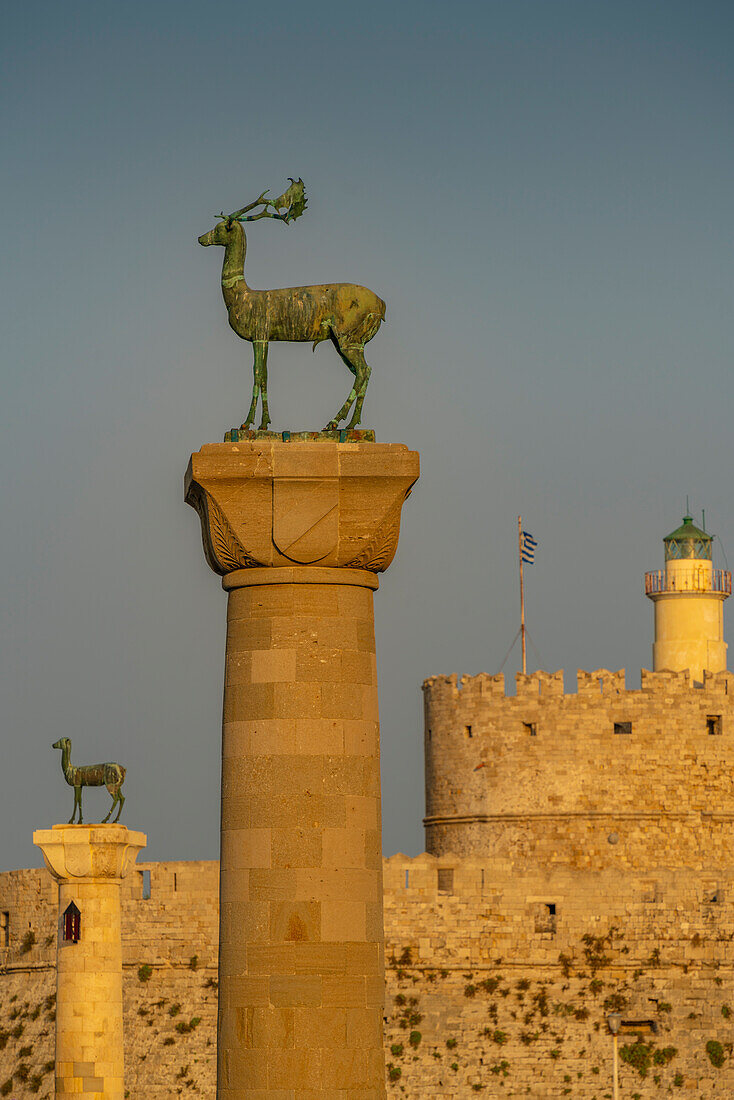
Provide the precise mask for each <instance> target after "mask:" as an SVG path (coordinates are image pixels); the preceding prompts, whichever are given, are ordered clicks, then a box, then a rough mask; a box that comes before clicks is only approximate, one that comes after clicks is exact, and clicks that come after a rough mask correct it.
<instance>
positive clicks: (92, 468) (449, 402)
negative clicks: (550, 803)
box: [0, 0, 734, 868]
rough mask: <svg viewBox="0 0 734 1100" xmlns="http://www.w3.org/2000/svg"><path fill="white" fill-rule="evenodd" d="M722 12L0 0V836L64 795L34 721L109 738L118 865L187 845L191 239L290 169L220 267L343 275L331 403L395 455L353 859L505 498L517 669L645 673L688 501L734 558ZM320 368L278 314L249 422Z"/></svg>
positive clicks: (683, 5)
mask: <svg viewBox="0 0 734 1100" xmlns="http://www.w3.org/2000/svg"><path fill="white" fill-rule="evenodd" d="M733 22H734V15H733V12H732V7H731V4H729V3H723V2H722V3H716V2H707V0H697V2H695V3H694V2H690V3H689V2H678V0H666V2H664V3H663V2H660V3H651V2H646V0H635V2H634V3H633V2H630V0H617V2H616V3H608V2H606V0H605V2H599V0H576V2H573V0H499V2H498V0H488V2H487V0H485V2H482V3H468V2H462V0H458V2H454V3H452V4H447V3H440V4H439V3H434V2H432V0H422V2H420V3H418V2H414V0H404V2H403V3H400V4H395V3H385V2H383V0H373V2H371V3H370V4H365V5H357V4H351V5H344V4H343V3H338V4H337V3H319V2H316V3H312V4H303V3H298V4H296V3H292V2H290V0H282V2H281V3H279V4H277V5H274V6H267V5H262V4H247V3H245V4H243V3H237V4H235V3H229V2H224V0H209V2H207V3H202V2H196V3H193V2H188V3H187V2H178V3H175V4H174V3H169V2H166V0H161V2H156V3H150V2H146V3H141V2H138V0H129V2H127V3H125V4H111V3H104V2H103V3H100V2H99V0H95V2H94V3H91V2H89V3H82V2H77V0H69V2H67V3H63V4H59V3H38V2H35V0H26V2H25V3H24V4H22V5H21V4H14V5H6V6H5V9H4V13H3V18H2V34H1V35H0V50H1V51H2V58H0V74H1V75H0V81H1V87H2V100H1V102H2V118H1V120H0V125H1V127H2V144H3V154H4V155H3V158H2V168H1V169H0V171H1V173H2V175H1V177H0V179H1V181H2V200H3V201H2V219H3V229H2V244H3V256H4V263H3V265H2V271H0V283H1V285H0V301H1V302H2V310H3V319H2V321H3V324H2V332H3V338H2V393H3V397H2V406H1V409H0V419H1V423H0V463H1V469H2V472H3V476H2V511H1V515H2V525H1V531H2V544H1V546H0V561H2V571H1V573H0V615H1V616H2V618H1V620H0V639H1V641H2V662H1V668H0V703H1V709H0V721H1V722H2V744H3V748H2V768H0V829H1V830H2V835H3V843H2V846H1V847H0V867H4V868H10V867H18V866H28V865H30V864H33V863H37V862H39V861H38V858H37V853H36V852H35V850H34V849H33V848H32V845H31V839H30V838H31V833H32V831H33V829H34V828H38V827H42V826H47V825H49V824H51V823H52V822H54V821H58V820H65V818H66V817H67V816H68V815H69V813H70V812H71V802H72V796H71V792H70V791H69V789H68V788H67V787H66V786H65V785H64V784H63V781H62V778H61V775H60V771H59V760H58V754H56V753H54V752H53V751H52V750H51V748H50V745H51V742H52V741H54V740H55V739H56V738H58V737H60V736H64V735H68V736H71V737H72V738H73V741H74V749H75V756H76V759H77V761H78V762H92V761H96V760H105V759H117V760H120V761H121V762H122V763H124V764H126V765H127V767H128V780H127V784H126V787H127V793H128V804H127V807H126V809H127V810H128V812H127V815H126V819H127V822H128V824H130V825H131V826H134V827H139V828H143V829H145V830H146V831H147V832H148V834H149V855H150V857H151V858H158V859H163V858H214V857H216V856H217V854H218V797H219V790H218V788H219V752H220V749H219V745H220V713H221V687H222V668H223V647H224V616H225V597H224V595H223V593H222V592H221V590H220V587H219V583H218V581H217V578H216V577H215V576H214V575H213V574H212V573H210V572H209V570H208V568H207V566H206V565H205V562H204V558H203V555H202V551H201V543H200V535H199V530H198V521H197V518H196V516H195V514H194V513H193V511H191V510H190V509H188V508H186V507H185V506H184V504H183V501H182V478H183V474H184V471H185V468H186V463H187V460H188V457H189V454H190V452H191V451H192V450H198V448H199V447H200V446H201V445H202V444H203V443H206V442H214V441H217V440H220V439H221V438H222V435H223V432H224V431H225V430H226V429H227V428H229V427H231V426H232V425H236V424H238V423H240V421H241V420H242V419H243V418H244V414H245V412H246V409H247V405H248V403H249V392H250V387H251V374H250V348H249V347H248V346H247V345H246V344H244V343H243V342H241V341H239V340H237V338H236V337H235V336H234V334H233V333H232V332H231V331H230V330H229V328H228V326H227V324H226V317H225V313H224V309H223V306H222V302H221V297H220V291H219V262H220V256H219V254H218V253H217V254H216V255H215V250H207V251H204V250H202V249H200V248H199V247H198V245H197V244H196V237H197V236H198V235H199V234H201V233H203V232H205V231H206V230H208V229H209V228H211V225H212V224H213V217H212V215H213V214H214V212H215V211H218V210H220V209H223V208H224V209H234V208H236V207H238V206H240V205H243V204H244V203H245V202H247V201H248V200H250V199H252V198H254V197H255V196H256V195H257V194H258V193H259V192H260V191H261V190H263V189H264V188H268V187H269V188H271V189H272V191H273V193H274V194H277V193H278V191H279V190H280V189H281V187H282V186H283V185H284V184H285V180H286V177H287V176H289V175H290V176H303V178H304V180H305V181H306V184H307V186H308V190H309V194H310V205H309V209H308V211H307V214H306V216H304V217H303V218H302V219H301V220H300V221H298V222H297V223H295V225H293V226H291V227H289V228H288V229H286V228H285V227H282V226H279V225H277V224H275V223H271V222H265V223H260V224H258V225H256V226H254V227H253V228H252V232H251V233H250V236H249V241H250V247H249V252H248V268H247V271H248V277H249V281H250V282H251V284H252V285H254V286H257V287H273V286H283V285H291V284H298V283H304V282H305V283H312V282H321V281H324V282H329V281H340V280H350V281H356V282H360V283H363V284H366V285H367V286H370V287H372V288H373V289H374V290H376V291H377V292H378V293H379V294H380V295H381V296H382V297H383V298H384V299H385V300H386V301H387V304H388V324H387V325H386V326H384V327H383V329H382V331H381V332H380V333H379V335H378V337H377V338H376V339H375V340H374V341H373V342H372V343H371V344H370V345H369V349H368V350H369V353H370V354H369V359H370V362H371V364H372V367H373V375H372V382H371V384H370V390H369V393H368V397H367V402H366V405H365V417H364V421H365V424H366V425H368V426H374V428H375V429H376V431H377V434H378V438H379V439H381V440H388V441H400V442H405V443H408V444H409V445H411V446H412V447H416V448H418V449H419V450H420V451H421V454H422V463H423V474H422V478H421V481H420V483H419V486H418V487H417V489H416V491H415V492H414V494H413V496H412V497H411V499H410V501H409V502H408V503H407V505H406V508H405V511H404V525H403V534H402V539H401V545H400V549H399V552H398V557H397V560H396V562H395V564H394V565H393V567H392V568H391V570H390V572H389V573H388V574H387V575H386V576H385V578H384V580H383V583H382V589H381V592H380V594H378V597H377V601H376V613H377V631H378V649H379V664H380V678H381V679H380V690H381V711H382V738H383V759H384V819H385V850H386V852H388V853H392V852H395V851H397V850H403V851H406V852H417V851H420V850H421V848H422V844H423V838H422V829H421V827H420V819H421V816H422V813H423V753H422V717H421V698H420V684H421V681H422V679H423V678H424V677H426V676H429V675H432V674H435V673H439V672H452V671H459V672H472V673H473V672H477V671H482V670H485V671H490V672H494V671H496V670H497V669H498V667H499V665H500V663H501V662H502V658H503V656H504V654H505V651H506V650H507V647H508V646H509V644H510V642H511V640H512V637H513V635H514V633H515V630H516V628H517V621H518V598H517V563H516V522H517V515H518V513H522V515H523V516H524V517H525V518H526V523H527V527H528V528H529V530H530V531H532V533H533V534H534V535H535V537H536V538H537V539H538V540H539V544H540V545H539V550H538V560H537V563H536V564H535V565H534V566H533V567H532V569H531V570H530V571H529V575H528V614H529V625H530V632H531V636H532V639H533V641H534V643H535V646H536V649H537V651H538V653H539V654H540V659H541V662H542V665H543V667H545V668H547V669H551V670H552V669H556V668H561V667H565V669H566V670H567V675H566V684H567V687H571V688H573V687H574V684H575V681H574V670H575V669H576V668H577V667H578V666H581V667H585V668H596V667H599V666H606V667H612V668H616V667H621V666H625V667H626V668H627V670H628V684H629V685H630V686H635V685H636V684H638V683H639V680H638V677H639V668H640V666H641V665H649V663H650V643H651V640H652V608H651V607H650V606H649V605H648V604H647V602H646V601H645V599H644V597H643V595H642V574H643V572H644V571H645V570H646V569H651V568H655V567H657V566H658V565H660V564H661V557H662V545H661V541H660V540H661V538H662V536H663V535H664V534H666V533H667V532H668V531H669V530H671V529H672V528H673V527H675V526H677V524H678V522H679V521H680V517H681V515H682V513H683V511H684V508H685V498H686V494H690V497H691V504H692V506H693V509H694V512H695V513H696V515H697V516H700V511H701V509H702V508H705V509H706V517H707V524H708V526H709V528H710V529H711V530H714V531H716V532H717V533H718V534H719V535H720V536H721V541H722V545H723V547H724V549H727V548H728V551H729V555H730V560H731V562H732V564H734V486H733V484H732V476H731V471H732V432H731V419H732V407H733V400H732V399H733V398H734V383H733V379H732V328H733V327H734V326H733V322H732V305H731V303H732V275H733V273H734V263H733V261H732V236H733V233H732V230H733V224H732V223H733V218H732V195H734V140H733V139H734V134H733V133H732V130H733V120H734V112H733V110H732V108H733V107H734V103H733V97H732V79H733V76H732V73H733V71H734V70H733V69H732V65H731V58H732V53H733V51H734V41H733V38H734V36H733V34H732V26H733ZM345 374H346V372H345V371H344V369H343V367H342V365H341V364H340V362H339V360H338V359H337V357H336V355H335V353H334V351H333V349H332V348H331V347H329V346H325V345H324V346H322V347H320V348H319V349H318V350H317V352H316V354H315V355H313V356H312V355H311V352H310V350H308V349H305V348H304V347H295V348H293V347H287V346H285V345H274V346H273V348H272V349H271V353H270V395H271V412H272V413H273V414H274V416H273V419H274V427H276V428H278V429H283V428H292V429H298V428H313V427H320V426H321V425H322V424H323V423H324V422H325V420H326V419H327V417H328V416H330V415H331V414H332V413H333V411H334V410H335V408H336V406H337V405H338V404H339V403H341V401H342V399H343V396H344V395H345V394H346V389H347V386H348V379H347V378H346V377H345ZM720 564H723V559H722V561H721V562H720ZM532 653H533V651H532V650H531V655H532ZM516 669H517V658H516V656H515V655H513V657H512V658H511V659H510V661H509V662H508V665H507V668H506V671H508V672H509V673H510V674H511V677H512V674H514V672H515V670H516ZM105 798H106V796H103V795H101V794H100V793H98V792H88V793H87V795H86V801H87V808H88V813H89V816H90V819H91V818H92V816H93V814H94V812H99V811H100V810H101V809H102V806H103V805H104V804H105V803H104V799H105ZM104 812H106V809H105V810H104Z"/></svg>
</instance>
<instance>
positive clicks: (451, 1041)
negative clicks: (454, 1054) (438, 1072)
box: [446, 1039, 458, 1050]
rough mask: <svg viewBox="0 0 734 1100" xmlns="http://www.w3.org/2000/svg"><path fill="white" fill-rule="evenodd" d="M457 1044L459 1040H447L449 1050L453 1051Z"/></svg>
mask: <svg viewBox="0 0 734 1100" xmlns="http://www.w3.org/2000/svg"><path fill="white" fill-rule="evenodd" d="M457 1042H458V1039H447V1040H446V1046H447V1047H448V1049H449V1050H453V1049H454V1047H455V1046H456V1044H457Z"/></svg>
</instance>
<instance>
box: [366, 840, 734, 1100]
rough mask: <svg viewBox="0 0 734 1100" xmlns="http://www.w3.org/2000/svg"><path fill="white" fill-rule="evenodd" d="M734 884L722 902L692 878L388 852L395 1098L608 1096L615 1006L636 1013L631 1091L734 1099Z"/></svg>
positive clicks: (626, 1045) (723, 884) (627, 1035)
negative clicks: (411, 856)
mask: <svg viewBox="0 0 734 1100" xmlns="http://www.w3.org/2000/svg"><path fill="white" fill-rule="evenodd" d="M439 886H441V887H442V889H439ZM731 887H732V875H731V874H727V875H722V876H721V878H720V880H719V887H718V894H717V898H718V900H712V897H713V895H712V894H711V891H710V879H709V877H708V875H706V874H699V873H697V872H690V873H688V874H681V873H680V872H677V871H676V872H671V871H668V872H665V871H660V872H659V873H657V874H655V875H654V876H651V877H650V878H649V879H647V880H645V879H642V878H640V877H637V876H635V875H634V874H630V873H629V872H627V871H623V870H616V869H614V870H607V871H604V872H596V871H576V870H563V869H552V868H548V869H545V868H531V869H530V870H529V871H527V872H525V873H523V870H522V869H521V868H520V869H518V867H517V866H515V865H514V864H513V863H512V862H511V861H510V860H506V859H505V860H499V861H490V860H485V861H480V860H461V859H457V858H455V857H451V856H446V857H441V858H438V859H437V858H434V857H433V856H430V855H422V856H418V857H417V858H416V859H408V858H407V857H404V856H394V857H392V858H391V859H388V860H386V861H385V932H386V950H387V958H388V970H387V1017H388V1019H387V1030H386V1046H387V1062H388V1072H389V1073H390V1076H391V1078H392V1080H393V1088H394V1091H395V1093H396V1095H397V1094H400V1095H405V1096H409V1097H415V1098H416V1100H417V1098H418V1097H468V1096H471V1095H474V1093H475V1092H478V1093H482V1092H484V1095H487V1096H506V1097H512V1096H515V1097H520V1096H530V1097H532V1098H533V1100H551V1098H553V1100H556V1098H557V1097H561V1096H569V1097H575V1098H577V1100H602V1098H604V1097H609V1096H610V1095H611V1058H612V1045H611V1038H610V1036H609V1034H608V1032H607V1029H606V1023H605V1020H606V1015H607V1013H609V1012H610V1011H620V1012H621V1014H622V1017H623V1020H624V1021H625V1024H624V1034H623V1035H622V1036H621V1037H620V1050H621V1053H622V1059H623V1060H622V1065H621V1074H620V1082H621V1095H622V1096H624V1097H630V1098H638V1100H639V1098H648V1097H653V1096H660V1095H661V1094H662V1093H665V1094H667V1093H668V1091H669V1090H670V1091H672V1092H673V1093H675V1092H676V1091H677V1088H679V1087H680V1088H681V1089H683V1090H684V1091H683V1093H682V1095H686V1096H693V1097H696V1100H698V1098H699V1097H700V1098H701V1100H703V1098H706V1100H708V1098H710V1097H730V1096H732V1095H734V1067H733V1065H732V1060H731V1054H732V1044H731V1040H732V1027H731V1013H732V1012H733V1011H734V988H733V987H732V978H733V976H734V975H733V971H734V942H733V940H734V904H732V901H731V900H729V899H730V893H731ZM553 907H554V908H555V913H553V912H552V911H551V909H552V908H553ZM653 1029H655V1030H653ZM638 1034H640V1035H641V1041H638V1039H637V1035H638ZM707 1044H708V1050H707ZM712 1059H713V1061H712ZM715 1063H721V1064H720V1065H717V1064H715ZM641 1071H642V1072H641Z"/></svg>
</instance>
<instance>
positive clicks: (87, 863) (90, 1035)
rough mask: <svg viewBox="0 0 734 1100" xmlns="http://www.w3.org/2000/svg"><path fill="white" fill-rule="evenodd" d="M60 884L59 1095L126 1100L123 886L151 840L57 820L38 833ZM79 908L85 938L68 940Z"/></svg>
mask: <svg viewBox="0 0 734 1100" xmlns="http://www.w3.org/2000/svg"><path fill="white" fill-rule="evenodd" d="M33 843H34V844H36V845H37V846H38V847H39V848H40V849H41V851H42V852H43V858H44V860H45V863H46V866H47V867H48V869H49V871H50V872H51V874H52V875H53V877H54V878H55V879H56V881H57V882H58V884H59V928H58V940H57V948H56V1095H57V1096H61V1095H64V1094H66V1093H74V1095H75V1096H78V1097H86V1098H87V1100H123V1097H124V1094H125V1087H124V1081H123V1066H124V1055H123V1041H122V944H121V940H120V883H121V882H122V879H123V878H124V877H125V875H126V874H127V872H128V871H129V870H130V868H131V866H132V865H133V863H134V862H135V859H136V857H137V854H138V852H139V851H140V850H141V849H142V848H144V847H145V845H146V844H147V837H146V836H145V834H144V833H137V832H132V831H131V830H130V829H127V828H125V826H124V825H54V827H53V828H52V829H42V830H39V831H38V832H35V833H34V834H33ZM72 901H73V902H74V903H75V905H76V907H77V908H78V909H79V911H80V914H81V917H80V938H79V940H78V941H77V942H76V943H74V942H72V941H65V940H64V939H63V934H64V929H63V920H62V917H63V914H64V912H65V910H66V909H67V907H68V906H69V905H70V903H71V902H72Z"/></svg>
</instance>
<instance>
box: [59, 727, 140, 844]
mask: <svg viewBox="0 0 734 1100" xmlns="http://www.w3.org/2000/svg"><path fill="white" fill-rule="evenodd" d="M52 747H53V748H54V749H61V770H62V772H63V773H64V779H65V780H66V782H67V783H68V784H69V786H70V787H73V788H74V812H73V813H72V815H71V817H70V818H69V824H70V825H73V824H74V818H75V817H76V811H77V806H78V807H79V821H78V822H77V824H78V825H81V824H82V787H106V788H107V790H108V791H109V792H110V794H111V795H112V805H111V806H110V812H109V813H108V814H107V817H105V818H104V819H103V821H102V824H103V825H104V823H105V822H106V821H109V819H110V814H111V813H112V811H113V810H114V808H115V806H117V807H118V810H117V817H116V818H115V821H117V820H118V819H119V817H120V814H121V812H122V807H123V805H124V804H125V796H124V794H123V793H122V791H121V790H120V788H121V787H122V784H123V783H124V782H125V769H124V768H123V766H122V765H121V764H83V765H81V766H79V767H75V766H74V765H73V764H72V762H71V738H69V737H62V738H61V739H60V740H59V741H54V743H53V746H52ZM113 824H114V822H113Z"/></svg>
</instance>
